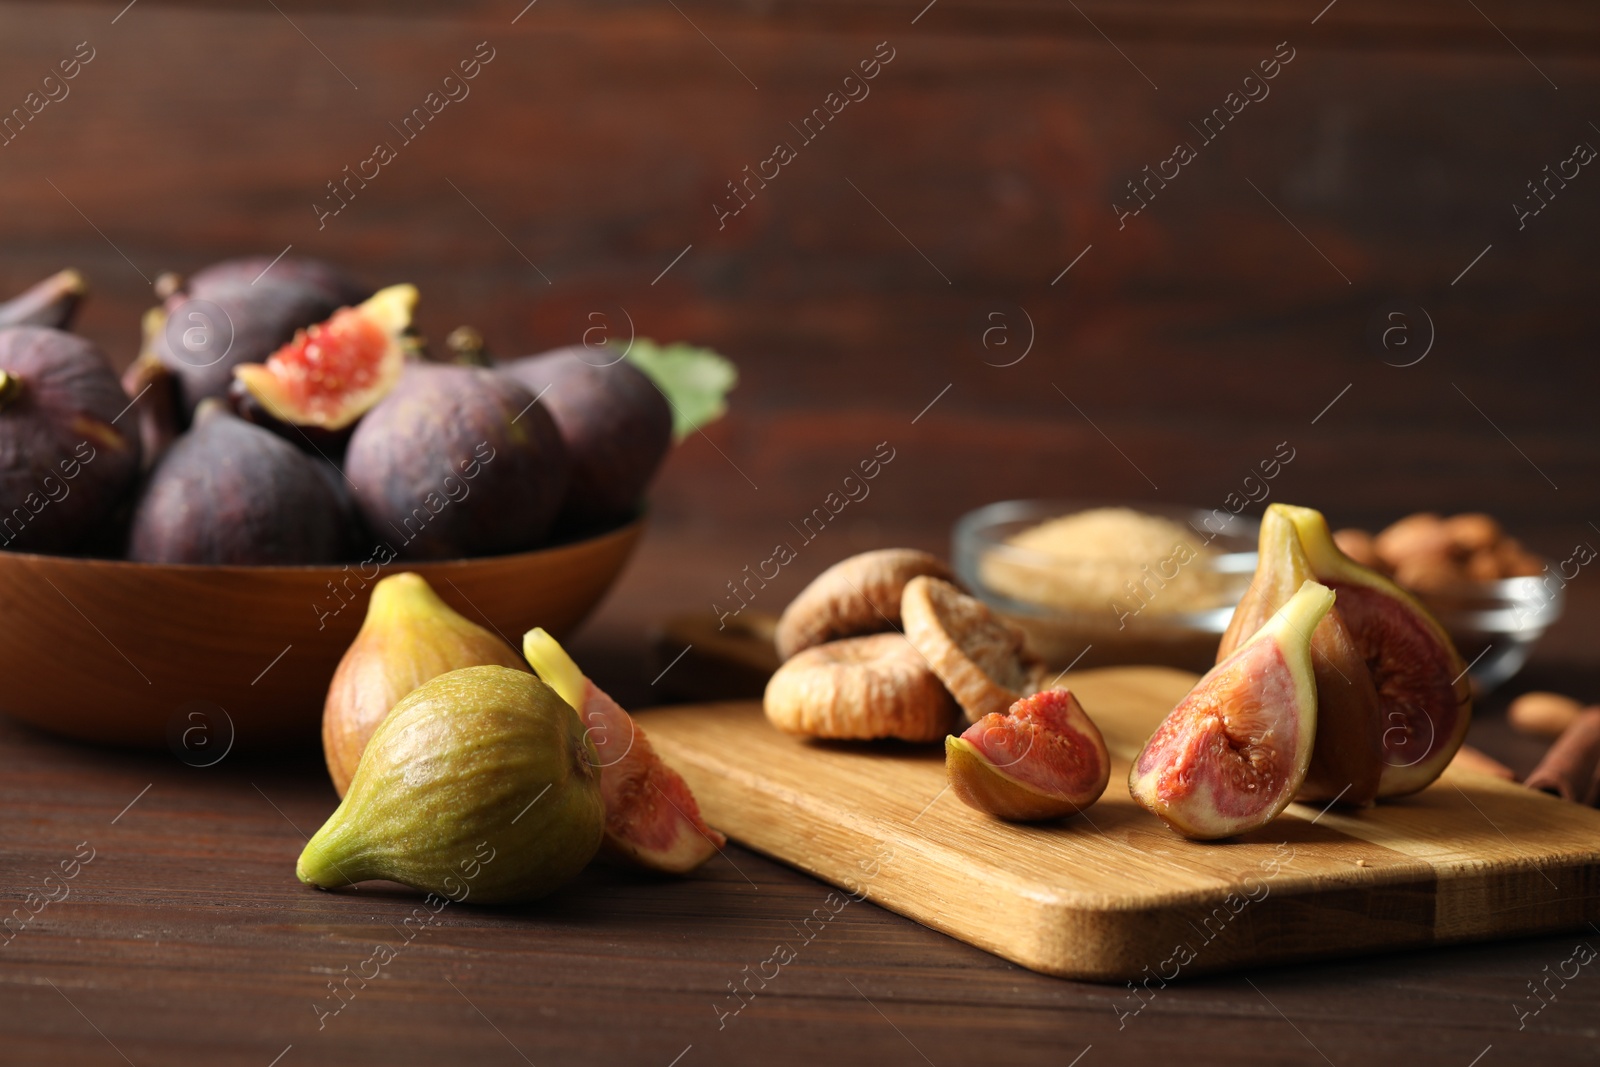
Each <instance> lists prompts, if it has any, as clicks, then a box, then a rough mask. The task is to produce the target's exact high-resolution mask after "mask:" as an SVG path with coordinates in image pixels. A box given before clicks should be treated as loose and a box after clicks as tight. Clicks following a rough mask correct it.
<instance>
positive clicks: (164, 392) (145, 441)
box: [122, 352, 183, 470]
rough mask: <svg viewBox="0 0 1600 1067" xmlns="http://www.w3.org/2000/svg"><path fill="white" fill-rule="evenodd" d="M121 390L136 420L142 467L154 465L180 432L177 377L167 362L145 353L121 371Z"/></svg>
mask: <svg viewBox="0 0 1600 1067" xmlns="http://www.w3.org/2000/svg"><path fill="white" fill-rule="evenodd" d="M122 391H123V392H124V393H125V394H127V397H128V403H129V404H131V405H132V406H133V413H132V414H131V415H130V416H129V417H130V418H136V419H137V425H138V427H139V445H140V448H141V450H142V451H143V453H144V456H143V458H144V463H143V466H144V469H145V470H149V469H150V468H151V467H154V466H155V465H156V463H157V461H159V460H160V459H161V456H162V454H163V453H164V452H166V450H167V447H168V446H169V445H171V444H172V442H173V441H175V440H177V438H178V435H179V434H180V433H182V432H183V419H182V417H181V414H180V412H179V410H178V404H179V400H178V379H177V376H176V375H174V374H173V373H172V371H171V370H170V369H169V368H168V367H167V365H166V364H165V363H163V362H161V361H160V360H159V359H157V358H156V357H155V356H154V355H152V354H150V353H148V352H147V353H145V354H144V355H142V356H140V357H139V358H138V359H136V360H134V361H133V362H132V363H130V364H129V365H128V369H127V370H125V371H123V372H122Z"/></svg>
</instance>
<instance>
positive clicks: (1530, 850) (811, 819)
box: [642, 667, 1600, 1007]
mask: <svg viewBox="0 0 1600 1067" xmlns="http://www.w3.org/2000/svg"><path fill="white" fill-rule="evenodd" d="M1193 682H1194V675H1191V674H1187V673H1185V672H1182V671H1175V670H1168V669H1165V668H1157V667H1120V668H1107V669H1103V670H1095V671H1083V672H1079V673H1077V674H1073V675H1069V676H1067V678H1066V679H1065V681H1064V682H1063V684H1066V685H1068V686H1070V688H1071V689H1072V690H1073V691H1074V692H1075V693H1077V694H1078V696H1079V699H1081V700H1082V702H1083V705H1084V707H1085V708H1086V709H1087V710H1088V711H1089V714H1090V715H1091V716H1092V717H1093V718H1094V719H1095V721H1096V722H1097V723H1098V724H1099V725H1100V728H1101V730H1102V731H1103V732H1104V734H1105V735H1106V741H1107V744H1108V745H1109V746H1110V747H1111V749H1112V751H1113V753H1114V754H1115V756H1114V760H1113V766H1112V772H1111V784H1110V786H1109V787H1108V788H1107V789H1106V793H1105V796H1104V797H1102V798H1101V800H1100V801H1099V802H1098V803H1097V804H1095V805H1094V806H1093V807H1092V808H1090V809H1089V810H1088V811H1086V812H1084V813H1082V814H1080V815H1078V816H1076V817H1073V818H1071V819H1067V820H1065V821H1062V822H1058V823H1053V824H1043V825H1035V826H1017V825H1010V824H1007V823H1003V822H1000V821H998V820H995V819H992V818H989V817H987V816H985V815H982V814H979V813H978V812H976V811H973V810H971V809H970V808H968V807H966V806H965V805H964V804H962V803H961V801H960V800H958V799H957V798H956V797H955V796H954V795H953V794H952V793H950V792H949V791H948V790H946V788H945V772H944V757H943V753H942V750H941V749H940V748H939V747H938V746H912V745H903V744H895V743H889V744H874V745H866V744H844V743H818V742H808V741H801V740H797V739H795V738H792V737H788V736H786V735H784V734H781V733H779V732H778V731H777V730H775V729H773V728H772V727H771V726H769V725H768V724H767V721H766V719H765V718H764V717H763V716H762V714H761V708H760V705H759V704H757V703H753V702H738V703H726V704H711V705H699V706H684V707H676V708H664V709H659V710H655V711H651V712H648V713H646V715H645V716H644V717H643V719H642V721H643V723H644V725H645V727H646V729H648V731H649V735H650V739H651V741H652V742H653V743H654V744H655V746H656V747H657V749H659V750H660V752H661V754H662V755H663V756H664V757H665V758H666V759H667V760H668V762H670V763H671V764H672V765H673V766H674V767H676V768H677V769H678V770H679V771H680V772H681V773H682V774H683V776H684V777H685V778H686V779H687V780H688V782H689V784H690V786H691V787H693V789H694V792H695V795H696V797H697V798H698V799H699V801H700V805H701V807H702V809H703V810H704V812H705V815H706V818H707V820H708V821H709V822H710V823H712V824H713V825H715V826H716V827H718V828H719V829H721V830H723V831H724V832H726V833H727V834H728V835H729V836H730V837H733V838H735V839H737V840H738V841H740V842H742V843H743V844H745V845H748V846H749V847H751V848H753V849H755V850H757V851H759V852H763V853H766V854H768V855H770V856H773V857H775V858H777V859H779V860H782V861H783V862H785V863H788V864H791V865H793V866H795V867H798V868H800V869H802V870H805V871H808V872H810V873H812V874H814V875H816V876H817V877H818V878H821V879H823V880H824V881H827V882H830V883H832V884H833V885H835V886H838V887H840V888H841V889H843V890H845V891H847V892H849V893H852V894H854V895H856V896H858V897H864V898H865V899H868V900H872V901H874V902H875V903H877V904H880V905H882V906H883V907H886V908H889V909H890V910H892V911H897V912H899V913H901V914H902V915H906V916H909V917H910V918H913V919H916V920H917V921H918V922H920V923H923V924H925V925H927V926H931V927H933V928H934V929H936V930H941V931H943V932H945V933H947V934H949V935H951V936H952V937H958V938H960V939H962V940H963V941H967V942H970V943H971V944H974V945H977V946H978V947H979V948H983V949H986V950H987V951H989V952H993V953H995V954H996V955H999V956H1003V957H1005V958H1006V959H1009V960H1013V961H1015V962H1016V963H1019V964H1022V965H1023V966H1025V967H1029V968H1032V969H1033V970H1036V971H1042V972H1044V973H1046V974H1053V975H1060V976H1063V977H1069V978H1087V979H1094V980H1116V981H1120V980H1123V979H1132V980H1137V981H1141V982H1142V983H1144V984H1146V985H1148V986H1149V987H1150V988H1157V987H1158V986H1159V984H1161V983H1162V982H1165V981H1170V980H1172V979H1174V978H1175V977H1177V976H1178V975H1192V974H1198V973H1201V972H1205V971H1218V970H1225V969H1228V968H1234V967H1242V966H1246V965H1250V966H1254V965H1258V964H1263V963H1273V962H1279V961H1285V960H1298V959H1309V958H1314V957H1323V956H1341V955H1351V954H1354V953H1363V952H1376V951H1386V950H1391V949H1397V948H1403V947H1406V946H1412V945H1429V944H1436V943H1442V942H1450V941H1471V940H1483V939H1489V938H1501V937H1511V936H1516V935H1519V934H1532V933H1540V932H1552V931H1560V930H1568V929H1578V928H1586V924H1588V923H1590V922H1600V811H1595V810H1592V809H1588V808H1583V807H1580V806H1578V805H1576V804H1570V803H1567V802H1564V801H1560V800H1557V799H1554V798H1552V797H1547V796H1545V795H1543V794H1539V793H1535V792H1532V791H1530V790H1527V789H1525V788H1523V787H1522V786H1519V785H1516V784H1514V783H1510V782H1505V781H1501V780H1498V779H1494V778H1490V777H1487V776H1484V775H1480V774H1475V773H1472V772H1470V771H1465V770H1460V769H1456V768H1452V769H1451V770H1449V771H1447V772H1446V774H1445V776H1444V777H1443V778H1441V779H1440V780H1439V781H1438V782H1436V783H1435V784H1434V785H1433V786H1431V787H1429V788H1428V789H1427V790H1425V791H1423V792H1422V793H1420V794H1418V795H1417V796H1414V797H1409V798H1406V799H1403V800H1399V801H1395V802H1390V803H1385V804H1383V805H1381V806H1379V807H1376V808H1372V809H1368V810H1366V811H1363V812H1357V813H1347V812H1342V811H1339V810H1329V811H1327V812H1323V811H1320V810H1319V809H1318V808H1316V807H1310V806H1306V805H1300V804H1295V805H1292V806H1290V808H1289V809H1288V811H1287V812H1285V813H1284V815H1283V816H1281V817H1280V818H1278V819H1277V820H1276V821H1274V822H1273V823H1271V824H1270V825H1268V826H1266V827H1263V828H1262V829H1261V830H1258V831H1256V832H1254V833H1252V834H1249V835H1246V836H1243V837H1239V838H1235V839H1232V840H1229V841H1224V842H1212V843H1204V844H1202V843H1197V842H1191V841H1186V840H1184V839H1183V838H1181V837H1179V836H1178V835H1176V834H1174V833H1173V832H1172V831H1170V830H1168V829H1167V828H1166V827H1165V825H1163V824H1162V823H1161V821H1160V820H1158V819H1157V818H1156V817H1155V816H1153V815H1150V814H1148V813H1146V812H1144V811H1143V810H1141V809H1140V808H1138V807H1137V806H1135V804H1134V803H1133V801H1132V800H1131V799H1130V798H1129V796H1128V790H1127V786H1126V781H1127V771H1128V763H1129V759H1130V758H1131V757H1132V756H1133V755H1134V754H1136V753H1137V751H1138V748H1139V746H1140V745H1141V744H1142V742H1143V740H1144V738H1145V737H1146V736H1148V734H1149V733H1150V731H1151V729H1153V727H1154V725H1155V724H1156V723H1157V722H1159V721H1160V719H1161V718H1162V717H1163V716H1164V715H1165V714H1166V712H1167V711H1168V710H1170V709H1171V708H1172V706H1173V705H1174V704H1175V703H1177V701H1178V699H1179V698H1180V697H1182V696H1183V694H1184V693H1186V692H1187V691H1188V689H1189V688H1190V686H1191V685H1192V684H1193ZM841 906H842V905H841ZM1131 1006H1135V1007H1136V1005H1131Z"/></svg>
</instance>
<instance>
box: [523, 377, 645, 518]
mask: <svg viewBox="0 0 1600 1067" xmlns="http://www.w3.org/2000/svg"><path fill="white" fill-rule="evenodd" d="M611 360H615V362H609V361H611ZM603 364H604V365H603ZM500 371H501V373H503V374H507V375H509V376H511V377H512V378H515V379H516V380H517V381H518V382H520V383H521V384H522V385H523V386H525V387H526V388H528V389H529V390H531V391H532V392H533V394H534V395H535V396H538V397H540V403H541V404H543V405H544V406H545V407H547V408H549V409H550V417H551V418H552V419H554V420H555V423H556V428H557V429H558V430H560V431H561V439H562V440H563V441H565V442H566V445H567V451H569V452H570V453H572V481H571V483H570V484H569V485H568V486H567V495H566V499H565V500H564V501H563V503H562V508H561V518H562V522H563V523H564V524H568V525H572V526H592V525H597V524H601V523H608V522H613V521H615V520H617V519H621V518H625V517H627V516H630V515H632V514H633V513H634V512H635V511H637V510H638V507H639V502H640V500H641V499H642V498H643V496H644V492H645V489H646V488H648V487H649V485H650V480H651V479H652V478H654V477H655V474H656V471H657V470H658V469H659V468H660V466H661V461H662V460H663V459H665V458H666V455H667V451H668V450H669V449H670V448H671V447H672V409H671V408H670V407H669V406H668V405H667V400H666V398H665V397H664V396H662V395H661V390H659V389H657V388H656V386H655V383H654V382H652V381H651V380H650V379H649V377H648V376H646V375H645V373H644V372H643V371H641V370H639V369H638V368H637V367H635V366H634V365H633V364H631V363H629V362H627V361H626V360H622V359H616V357H615V353H612V352H610V350H609V349H608V350H605V351H602V352H597V351H595V350H594V349H591V348H585V347H583V346H574V347H572V348H558V349H556V350H554V351H552V352H546V353H544V354H542V355H537V356H525V357H523V358H522V359H519V360H516V361H514V362H511V363H507V364H504V365H503V366H502V367H501V368H500Z"/></svg>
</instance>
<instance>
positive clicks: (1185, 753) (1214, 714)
mask: <svg viewBox="0 0 1600 1067" xmlns="http://www.w3.org/2000/svg"><path fill="white" fill-rule="evenodd" d="M1333 601H1334V594H1333V591H1332V590H1330V589H1329V588H1328V587H1327V586H1324V585H1319V584H1317V583H1316V582H1306V583H1305V584H1304V585H1302V586H1301V587H1300V591H1299V592H1297V593H1295V595H1294V596H1293V597H1291V598H1290V600H1289V602H1288V603H1287V604H1285V605H1284V606H1283V607H1282V608H1280V609H1279V610H1278V612H1277V613H1276V614H1275V615H1273V617H1272V618H1271V619H1270V620H1269V621H1268V622H1267V624H1266V625H1265V626H1263V627H1261V628H1260V629H1259V630H1257V631H1256V632H1255V633H1254V634H1252V635H1251V637H1250V639H1249V640H1247V641H1246V642H1245V643H1244V644H1242V645H1240V646H1239V649H1238V651H1236V652H1234V654H1233V655H1231V656H1229V657H1228V658H1227V659H1225V660H1223V661H1222V662H1221V663H1219V664H1217V665H1216V666H1215V667H1213V668H1211V670H1210V671H1209V672H1207V673H1206V675H1205V677H1203V678H1201V679H1200V681H1199V683H1198V684H1197V685H1196V686H1195V687H1194V689H1192V690H1191V691H1190V692H1189V695H1188V696H1186V697H1184V698H1183V699H1182V700H1181V701H1179V702H1178V706H1177V707H1175V708H1173V709H1172V711H1171V712H1170V713H1169V714H1168V715H1167V717H1166V719H1165V720H1163V721H1162V723H1161V725H1160V726H1158V727H1156V732H1155V733H1154V734H1152V735H1151V737H1150V740H1148V741H1146V742H1145V745H1144V749H1143V751H1141V752H1140V753H1139V756H1138V758H1137V759H1135V760H1134V761H1133V767H1132V768H1131V769H1130V770H1129V772H1128V792H1129V793H1130V794H1132V796H1133V799H1134V801H1135V802H1137V803H1138V804H1139V806H1140V807H1142V808H1145V809H1146V810H1148V811H1150V812H1153V813H1154V814H1156V815H1159V816H1160V817H1161V818H1162V820H1163V821H1165V822H1166V824H1167V825H1168V826H1170V827H1172V828H1173V829H1174V830H1176V831H1178V832H1179V833H1180V834H1183V835H1184V836H1185V837H1192V838H1195V839H1197V840H1211V839H1214V838H1219V837H1232V836H1233V835H1235V834H1242V833H1245V832H1246V831H1249V830H1254V829H1257V828H1258V827H1261V826H1265V825H1266V824H1267V823H1269V822H1271V821H1272V820H1273V819H1275V818H1277V817H1278V813H1279V812H1281V811H1283V809H1284V808H1285V807H1287V806H1288V805H1289V802H1290V801H1291V800H1293V799H1294V795H1295V794H1296V793H1297V792H1299V791H1300V786H1301V784H1302V783H1303V782H1304V781H1305V777H1306V768H1307V767H1308V766H1309V765H1310V763H1311V746H1312V741H1313V739H1314V737H1315V736H1316V731H1317V682H1316V675H1315V672H1314V671H1313V670H1312V666H1311V634H1312V632H1313V631H1314V630H1316V628H1317V625H1318V624H1319V623H1320V622H1322V620H1323V619H1324V618H1326V617H1327V614H1328V611H1329V610H1330V609H1331V608H1332V607H1333Z"/></svg>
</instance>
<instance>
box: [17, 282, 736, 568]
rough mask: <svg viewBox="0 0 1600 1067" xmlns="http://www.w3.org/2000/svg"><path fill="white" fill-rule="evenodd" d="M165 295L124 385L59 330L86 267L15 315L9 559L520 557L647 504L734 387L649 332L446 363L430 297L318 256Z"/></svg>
mask: <svg viewBox="0 0 1600 1067" xmlns="http://www.w3.org/2000/svg"><path fill="white" fill-rule="evenodd" d="M156 289H157V296H158V298H160V300H161V305H160V306H159V307H156V308H153V309H151V310H150V311H149V312H147V313H146V315H145V320H144V324H143V343H142V347H141V351H140V354H139V356H138V358H137V359H136V360H134V361H133V363H132V365H131V366H130V367H128V369H127V371H126V372H125V373H124V374H123V375H122V376H121V378H120V380H119V377H118V375H117V374H116V373H115V372H114V371H113V369H112V365H111V363H110V362H109V361H108V359H107V358H106V356H105V355H104V353H102V352H101V351H100V350H99V349H97V348H96V347H95V346H94V345H92V344H91V343H89V342H88V341H85V340H83V339H82V338H79V337H77V336H75V335H73V334H71V333H70V332H67V331H68V330H69V328H70V326H71V322H72V318H73V315H74V312H75V310H76V308H77V306H78V303H79V302H80V300H81V298H82V297H83V295H84V291H85V288H84V284H83V279H82V278H81V277H80V276H79V275H78V274H77V273H76V272H73V271H63V272H62V273H60V274H58V275H55V276H54V277H52V278H49V279H46V280H45V281H44V282H41V283H40V284H39V285H37V286H35V287H34V288H32V289H30V290H28V291H27V292H26V293H24V294H22V295H21V296H18V297H17V298H15V299H13V300H11V301H9V302H7V303H4V304H0V548H4V549H9V550H12V551H22V552H43V553H51V554H71V555H91V556H102V557H123V556H125V557H126V558H129V559H133V560H138V561H142V562H149V563H210V564H246V565H251V564H322V563H336V562H341V561H346V560H360V559H364V558H368V557H372V559H373V560H374V561H375V562H379V563H387V562H389V561H391V560H394V559H418V560H426V559H450V558H459V557H468V556H483V555H497V554H503V553H510V552H519V551H523V550H526V549H531V548H535V547H538V546H540V545H542V544H546V543H549V542H551V541H553V540H566V539H572V538H576V537H581V536H585V535H587V534H590V533H593V532H597V531H600V530H604V529H606V528H608V527H611V526H614V525H616V524H618V523H620V522H623V521H626V520H627V519H629V518H630V517H632V516H633V515H634V514H636V513H637V511H638V509H639V507H640V503H641V500H642V498H643V496H644V493H645V490H646V488H647V486H648V485H649V483H650V481H651V479H652V477H653V476H654V475H655V473H656V470H657V469H658V467H659V466H660V464H661V462H662V460H663V458H664V457H665V456H666V454H667V451H668V450H669V448H670V446H671V444H672V442H673V440H674V439H675V437H682V436H683V434H685V433H686V432H688V430H689V429H692V428H693V427H694V426H695V425H698V423H699V422H703V421H708V420H709V419H710V418H714V417H716V416H717V415H719V414H720V413H721V411H722V397H723V395H724V394H725V393H726V391H727V390H728V389H729V388H731V386H732V384H733V381H734V378H735V375H734V373H733V370H732V367H731V366H730V365H729V364H728V363H727V361H725V360H723V359H721V357H719V356H716V355H715V354H713V353H710V352H706V351H703V350H696V349H690V348H688V346H681V345H674V346H669V347H667V348H657V347H656V346H654V345H652V344H651V343H649V342H647V341H643V340H636V341H635V342H633V344H632V346H631V347H630V350H629V351H627V352H623V351H619V350H613V349H610V348H588V347H583V346H577V347H571V348H563V349H557V350H555V351H551V352H546V353H543V354H541V355H535V356H527V357H524V358H521V359H516V360H512V361H509V362H506V363H498V364H497V363H493V362H492V361H490V360H489V359H488V357H487V356H486V355H485V354H484V353H483V351H482V349H481V346H468V345H459V346H453V347H454V348H455V352H454V356H453V358H452V359H450V360H449V361H446V360H442V359H441V360H433V359H430V358H428V352H427V347H426V345H425V343H424V342H423V340H422V339H421V338H420V337H418V336H417V335H416V334H415V333H414V331H413V330H412V325H411V320H412V313H413V311H414V309H415V306H416V303H417V299H418V294H417V290H416V289H415V288H413V287H412V286H409V285H394V286H389V287H387V288H384V289H379V290H377V291H375V292H374V291H373V290H372V289H370V288H369V287H367V286H365V285H363V284H361V283H360V282H358V281H356V280H355V279H354V278H352V277H350V276H349V275H347V274H346V273H344V272H343V271H341V270H339V269H338V268H336V267H333V266H330V265H328V264H326V263H321V262H317V261H314V260H307V259H292V258H279V259H276V260H273V259H269V258H266V257H256V258H244V259H235V260H227V261H225V262H221V263H216V264H213V265H212V266H209V267H206V268H204V269H202V270H200V271H197V272H195V273H194V274H193V275H192V276H191V277H189V278H188V279H187V280H183V279H179V278H177V277H175V276H172V275H163V276H162V278H161V279H160V280H159V281H158V283H157V287H156ZM457 333H458V334H463V333H465V334H466V335H470V331H457ZM455 336H456V335H452V338H455ZM686 412H688V413H689V414H686Z"/></svg>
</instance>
